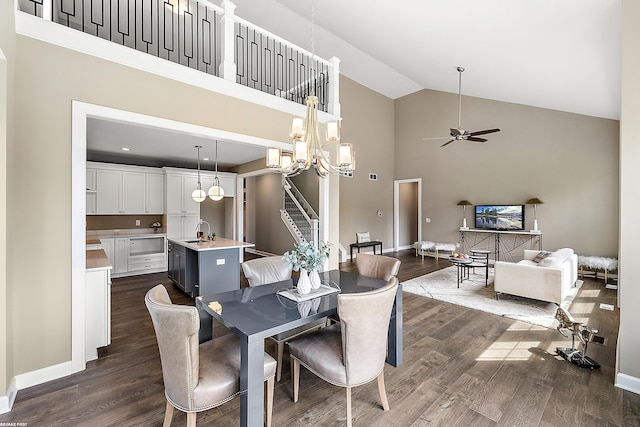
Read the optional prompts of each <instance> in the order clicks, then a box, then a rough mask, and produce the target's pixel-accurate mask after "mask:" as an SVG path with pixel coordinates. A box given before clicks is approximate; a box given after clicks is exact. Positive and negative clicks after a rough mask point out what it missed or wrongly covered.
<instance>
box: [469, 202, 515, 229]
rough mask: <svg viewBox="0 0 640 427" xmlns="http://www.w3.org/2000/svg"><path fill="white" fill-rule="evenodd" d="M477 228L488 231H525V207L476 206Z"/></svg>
mask: <svg viewBox="0 0 640 427" xmlns="http://www.w3.org/2000/svg"><path fill="white" fill-rule="evenodd" d="M475 208H476V209H475V213H476V215H475V226H476V228H480V229H488V230H524V205H476V206H475Z"/></svg>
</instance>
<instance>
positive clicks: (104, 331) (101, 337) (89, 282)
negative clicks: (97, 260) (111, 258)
mask: <svg viewBox="0 0 640 427" xmlns="http://www.w3.org/2000/svg"><path fill="white" fill-rule="evenodd" d="M84 307H85V360H86V361H89V360H95V359H97V358H98V348H100V347H104V346H106V345H109V344H111V277H110V270H109V269H91V270H87V271H86V272H85V304H84Z"/></svg>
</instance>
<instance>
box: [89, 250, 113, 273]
mask: <svg viewBox="0 0 640 427" xmlns="http://www.w3.org/2000/svg"><path fill="white" fill-rule="evenodd" d="M86 254H87V255H86V257H87V258H86V260H87V265H86V270H111V268H112V266H111V262H109V258H108V257H107V254H106V252H105V251H104V249H94V250H90V251H86Z"/></svg>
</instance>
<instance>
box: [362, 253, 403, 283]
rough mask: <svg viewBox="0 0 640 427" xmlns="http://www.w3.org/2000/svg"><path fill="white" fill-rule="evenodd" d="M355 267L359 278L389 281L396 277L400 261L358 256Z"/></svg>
mask: <svg viewBox="0 0 640 427" xmlns="http://www.w3.org/2000/svg"><path fill="white" fill-rule="evenodd" d="M356 267H357V268H358V274H360V275H361V276H367V277H374V278H376V279H380V280H389V279H391V278H392V277H394V276H397V275H398V271H399V270H400V260H399V259H396V258H392V257H388V256H384V255H371V254H358V256H357V257H356Z"/></svg>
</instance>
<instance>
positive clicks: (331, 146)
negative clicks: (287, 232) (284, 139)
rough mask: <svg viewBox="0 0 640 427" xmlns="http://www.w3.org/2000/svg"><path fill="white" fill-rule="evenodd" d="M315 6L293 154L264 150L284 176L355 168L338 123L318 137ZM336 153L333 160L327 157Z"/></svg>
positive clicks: (270, 163)
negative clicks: (307, 88)
mask: <svg viewBox="0 0 640 427" xmlns="http://www.w3.org/2000/svg"><path fill="white" fill-rule="evenodd" d="M314 26H315V9H314V5H313V0H312V1H311V74H312V78H313V80H312V82H311V83H312V84H311V87H312V95H309V96H308V97H307V99H306V104H307V110H306V116H305V117H304V118H302V117H294V119H293V121H292V123H291V131H290V132H289V136H290V137H291V138H293V153H283V152H282V151H281V150H280V149H279V148H273V147H270V148H268V149H267V167H269V168H270V169H272V170H274V171H276V172H281V173H282V174H284V175H286V176H294V175H297V174H299V173H300V172H302V171H304V170H308V169H309V168H310V167H311V166H313V167H314V169H315V171H316V173H317V174H318V176H320V177H321V178H325V177H327V176H328V175H329V174H335V175H349V174H351V173H352V172H353V171H354V170H355V153H354V151H353V146H352V145H351V144H346V143H341V142H340V122H338V121H332V122H328V123H327V127H326V131H325V140H324V142H322V140H321V139H320V129H319V123H318V97H317V96H315V93H316V79H317V76H316V75H315V71H316V70H315V68H314V64H315V43H314ZM331 151H334V153H333V155H335V156H336V161H335V162H334V163H332V162H331V160H330V159H329V157H330V155H331V154H332V153H331Z"/></svg>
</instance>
